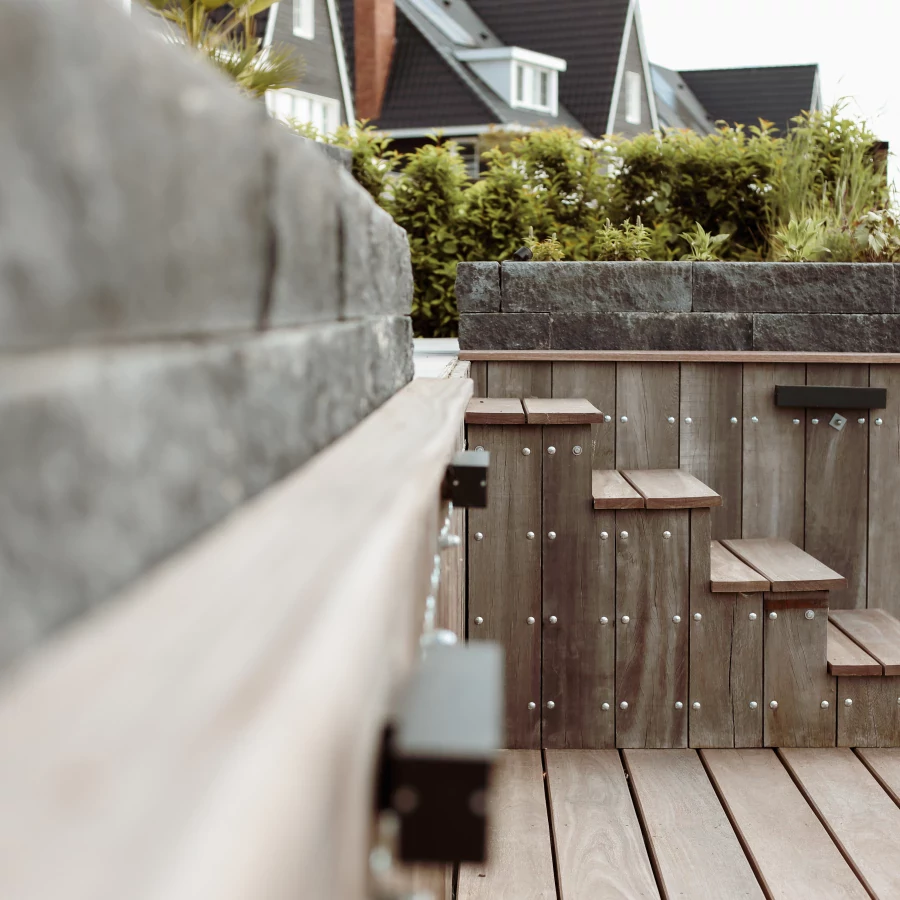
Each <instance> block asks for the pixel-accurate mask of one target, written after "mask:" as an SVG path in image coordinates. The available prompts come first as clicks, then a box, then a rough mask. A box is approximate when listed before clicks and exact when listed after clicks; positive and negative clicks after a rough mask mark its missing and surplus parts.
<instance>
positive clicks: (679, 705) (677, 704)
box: [675, 700, 684, 709]
mask: <svg viewBox="0 0 900 900" xmlns="http://www.w3.org/2000/svg"><path fill="white" fill-rule="evenodd" d="M675 709H684V704H683V703H682V702H681V701H680V700H676V701H675Z"/></svg>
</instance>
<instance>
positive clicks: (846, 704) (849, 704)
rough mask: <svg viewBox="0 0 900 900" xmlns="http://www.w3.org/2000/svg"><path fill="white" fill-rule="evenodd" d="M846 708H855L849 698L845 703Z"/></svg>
mask: <svg viewBox="0 0 900 900" xmlns="http://www.w3.org/2000/svg"><path fill="white" fill-rule="evenodd" d="M844 706H853V701H852V700H851V699H850V698H849V697H848V698H847V699H846V700H845V701H844Z"/></svg>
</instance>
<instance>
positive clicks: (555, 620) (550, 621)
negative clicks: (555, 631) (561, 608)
mask: <svg viewBox="0 0 900 900" xmlns="http://www.w3.org/2000/svg"><path fill="white" fill-rule="evenodd" d="M547 621H548V622H549V623H550V624H551V625H555V624H556V623H557V622H558V621H559V619H557V618H556V616H550V618H549V619H547Z"/></svg>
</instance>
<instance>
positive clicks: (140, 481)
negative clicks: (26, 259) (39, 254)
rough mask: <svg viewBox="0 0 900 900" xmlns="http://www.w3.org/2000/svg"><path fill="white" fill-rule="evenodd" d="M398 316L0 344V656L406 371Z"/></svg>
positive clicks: (139, 568) (312, 442) (110, 589)
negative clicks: (63, 343)
mask: <svg viewBox="0 0 900 900" xmlns="http://www.w3.org/2000/svg"><path fill="white" fill-rule="evenodd" d="M411 337H412V335H411V327H410V320H409V319H408V318H387V317H380V318H373V319H368V320H361V321H358V322H353V323H350V322H348V323H326V324H321V325H315V326H309V327H305V328H302V329H297V330H284V331H280V332H272V333H270V334H268V335H263V336H259V335H256V336H249V337H246V338H242V339H239V340H217V341H216V340H214V341H209V342H207V343H203V344H199V345H198V344H194V343H192V342H170V343H164V344H155V343H147V344H138V345H130V346H128V347H125V348H117V349H89V348H84V349H73V350H57V351H53V352H48V353H43V354H34V355H22V356H9V357H7V358H2V357H0V484H3V490H2V491H0V584H2V585H3V590H2V591H0V622H3V628H2V629H0V667H2V666H3V665H5V664H7V663H9V662H10V661H11V660H12V659H13V658H14V657H17V656H19V655H21V654H22V653H24V652H25V650H26V648H28V647H29V646H31V645H33V644H36V643H38V642H39V641H41V640H42V639H43V638H44V637H46V636H47V635H48V634H50V633H52V632H54V631H56V630H57V629H59V628H61V627H62V626H63V625H65V624H66V623H67V622H69V621H71V620H73V619H75V618H76V617H78V616H79V615H80V614H82V613H83V612H85V611H86V610H87V609H89V608H90V607H92V606H95V605H97V604H99V603H102V602H103V601H104V600H106V599H107V598H108V597H110V596H111V595H112V594H113V593H115V592H116V591H117V590H119V589H120V588H122V587H123V586H124V585H126V584H127V583H129V582H130V581H132V580H133V579H134V578H135V577H137V576H139V575H140V574H142V573H143V572H144V571H146V570H147V569H148V568H149V567H151V566H153V565H155V564H156V563H158V562H159V561H160V560H162V559H163V558H165V557H166V556H167V555H168V554H170V553H172V552H174V551H176V550H178V549H179V548H180V547H181V546H183V545H184V544H185V543H186V542H188V541H190V540H191V539H192V538H194V537H196V536H197V535H198V534H200V533H201V532H202V531H204V530H205V529H207V528H209V527H210V526H211V525H213V524H215V523H216V522H218V521H219V520H221V519H222V518H223V517H224V516H225V515H227V514H228V513H229V512H230V511H231V510H232V509H234V508H235V507H236V506H238V505H240V504H241V503H242V502H244V501H245V500H246V499H248V498H249V497H252V496H253V495H254V494H257V493H258V492H259V491H261V490H263V489H264V488H266V487H267V486H268V485H270V484H272V483H273V482H274V481H276V480H278V479H280V478H282V477H284V476H285V475H287V474H288V473H289V472H291V471H292V470H293V469H295V468H296V467H297V466H299V465H301V464H302V463H304V462H305V461H306V460H308V459H309V458H310V457H312V456H313V455H314V454H315V453H317V452H318V451H319V450H321V449H323V448H324V447H326V446H327V445H329V444H330V443H331V442H332V441H334V440H335V439H336V438H338V437H339V436H340V435H342V434H344V433H345V432H346V431H348V430H349V429H350V428H352V427H353V426H354V425H356V424H357V423H358V422H359V421H360V420H361V419H362V418H363V417H365V416H366V415H368V414H369V413H370V412H371V411H372V410H374V409H375V408H376V407H377V406H379V405H380V404H381V403H383V402H384V401H386V400H387V399H389V398H390V397H391V396H392V395H393V394H394V393H395V392H396V391H397V390H399V389H400V387H402V386H403V385H404V384H405V383H406V382H407V381H409V380H410V379H411V378H412V374H413V373H412V339H411Z"/></svg>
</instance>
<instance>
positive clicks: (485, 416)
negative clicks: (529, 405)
mask: <svg viewBox="0 0 900 900" xmlns="http://www.w3.org/2000/svg"><path fill="white" fill-rule="evenodd" d="M466 424H467V425H524V424H525V411H524V410H523V409H522V401H521V400H518V399H515V398H512V397H508V398H499V397H498V398H494V397H490V398H487V397H473V398H472V399H471V400H470V401H469V405H468V406H467V407H466Z"/></svg>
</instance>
